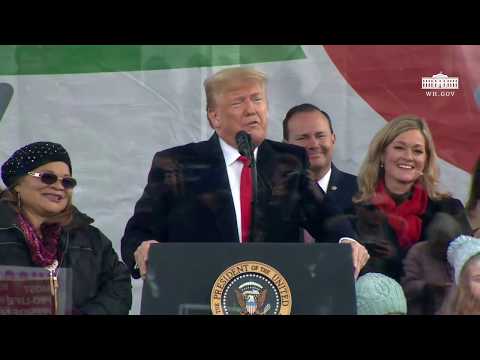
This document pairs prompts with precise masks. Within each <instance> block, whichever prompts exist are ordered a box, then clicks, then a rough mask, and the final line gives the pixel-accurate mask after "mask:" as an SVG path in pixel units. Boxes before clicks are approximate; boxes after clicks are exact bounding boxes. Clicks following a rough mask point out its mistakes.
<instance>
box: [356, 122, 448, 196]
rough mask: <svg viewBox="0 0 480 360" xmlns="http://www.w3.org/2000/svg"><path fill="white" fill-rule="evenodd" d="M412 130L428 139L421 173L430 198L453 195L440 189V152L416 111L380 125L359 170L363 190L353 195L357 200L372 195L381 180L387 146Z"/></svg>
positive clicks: (422, 181)
mask: <svg viewBox="0 0 480 360" xmlns="http://www.w3.org/2000/svg"><path fill="white" fill-rule="evenodd" d="M410 130H418V131H420V132H421V133H422V135H423V138H424V139H425V150H426V155H427V160H426V163H425V168H424V170H423V175H422V176H421V177H420V182H421V184H422V185H423V186H424V187H425V190H426V191H427V193H428V196H429V197H430V199H433V200H438V199H441V198H444V197H446V196H448V195H449V194H447V193H441V192H440V191H439V190H438V182H439V170H438V165H437V159H438V156H437V153H436V151H435V145H434V143H433V138H432V134H431V132H430V129H429V128H428V125H427V123H426V122H425V120H423V119H422V118H420V117H418V116H416V115H401V116H398V117H396V118H394V119H393V120H392V121H390V122H389V123H387V124H386V125H385V126H384V127H383V128H382V129H380V131H379V132H377V134H376V135H375V136H374V138H373V140H372V142H371V143H370V145H369V147H368V153H367V157H366V158H365V159H364V161H363V163H362V165H361V167H360V171H359V173H358V178H357V179H358V180H357V181H358V188H359V192H358V194H357V195H356V196H355V197H354V198H353V201H354V202H355V203H359V202H367V201H369V200H370V199H371V198H372V196H373V194H374V193H375V188H376V186H377V184H378V182H379V180H380V179H381V178H382V177H383V175H384V170H383V168H381V167H380V165H381V159H382V156H383V155H384V153H385V149H386V148H387V146H388V145H390V144H391V143H392V142H393V141H394V140H395V138H396V137H397V136H399V135H400V134H402V133H404V132H407V131H410Z"/></svg>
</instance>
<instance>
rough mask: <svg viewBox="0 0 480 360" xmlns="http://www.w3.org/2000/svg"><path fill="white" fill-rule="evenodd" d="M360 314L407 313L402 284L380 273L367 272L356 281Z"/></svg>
mask: <svg viewBox="0 0 480 360" xmlns="http://www.w3.org/2000/svg"><path fill="white" fill-rule="evenodd" d="M355 291H356V296H357V314H358V315H405V314H407V300H406V299H405V294H404V293H403V289H402V287H401V286H400V284H399V283H398V282H397V281H395V280H394V279H392V278H390V277H388V276H386V275H383V274H380V273H367V274H365V275H362V276H360V277H359V278H358V280H357V281H356V283H355Z"/></svg>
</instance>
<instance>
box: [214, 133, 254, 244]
mask: <svg viewBox="0 0 480 360" xmlns="http://www.w3.org/2000/svg"><path fill="white" fill-rule="evenodd" d="M218 139H219V140H220V148H221V149H222V153H223V158H224V159H225V165H226V167H227V175H228V183H229V184H230V191H231V192H232V198H233V206H234V207H235V215H236V218H237V230H238V239H239V241H241V239H242V208H241V205H240V177H241V176H242V169H243V163H242V162H241V161H240V160H238V157H239V156H240V153H239V152H238V150H237V149H235V148H234V147H233V146H230V145H229V144H227V143H226V142H225V141H224V140H223V139H222V138H221V137H219V138H218ZM257 153H258V147H257V148H255V150H254V151H253V156H254V157H255V159H257Z"/></svg>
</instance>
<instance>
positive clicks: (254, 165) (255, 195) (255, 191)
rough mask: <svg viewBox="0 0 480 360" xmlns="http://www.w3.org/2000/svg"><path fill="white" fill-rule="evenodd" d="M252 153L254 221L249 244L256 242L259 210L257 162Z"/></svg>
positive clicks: (251, 224) (251, 225) (251, 226)
mask: <svg viewBox="0 0 480 360" xmlns="http://www.w3.org/2000/svg"><path fill="white" fill-rule="evenodd" d="M250 149H251V152H250V171H251V173H252V187H253V189H252V221H251V223H250V236H249V237H250V239H249V242H254V239H255V236H254V231H255V224H256V221H255V218H256V216H255V210H256V208H257V203H258V183H257V161H256V160H255V154H254V153H253V149H252V148H250Z"/></svg>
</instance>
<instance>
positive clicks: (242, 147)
mask: <svg viewBox="0 0 480 360" xmlns="http://www.w3.org/2000/svg"><path fill="white" fill-rule="evenodd" d="M235 141H236V142H237V147H238V152H239V153H240V155H243V156H246V157H247V158H248V159H250V160H252V159H253V146H252V137H251V136H250V134H248V133H247V132H246V131H243V130H241V131H239V132H238V133H237V135H235Z"/></svg>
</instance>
